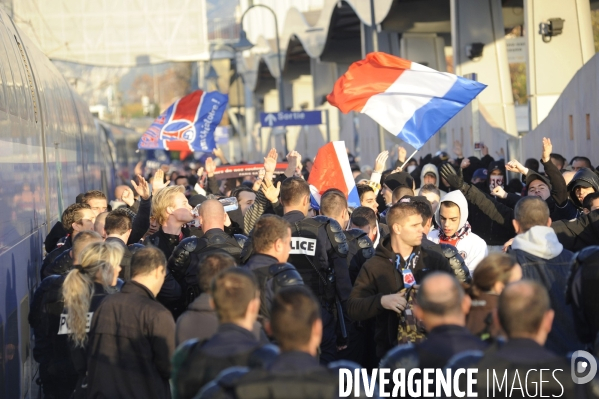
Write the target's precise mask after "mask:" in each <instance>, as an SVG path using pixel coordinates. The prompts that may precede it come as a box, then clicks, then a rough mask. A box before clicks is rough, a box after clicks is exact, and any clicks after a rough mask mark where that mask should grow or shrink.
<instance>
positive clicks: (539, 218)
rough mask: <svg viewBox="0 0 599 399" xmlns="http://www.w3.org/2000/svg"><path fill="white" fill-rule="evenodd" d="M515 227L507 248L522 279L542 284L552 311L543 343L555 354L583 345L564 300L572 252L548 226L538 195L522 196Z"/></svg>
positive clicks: (545, 205)
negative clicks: (577, 336) (509, 245)
mask: <svg viewBox="0 0 599 399" xmlns="http://www.w3.org/2000/svg"><path fill="white" fill-rule="evenodd" d="M514 216H515V220H514V221H513V223H514V228H515V230H516V232H517V233H518V235H517V236H516V238H514V241H513V243H512V245H511V247H510V249H509V251H508V253H510V254H511V255H513V256H515V258H516V260H517V262H518V263H519V264H520V266H521V267H522V276H523V278H525V279H529V280H535V281H537V282H538V283H540V284H542V285H543V286H545V288H546V289H547V291H548V292H549V298H550V299H551V308H552V309H553V311H554V312H555V317H554V319H553V326H552V327H551V332H550V333H549V335H548V337H547V342H546V343H545V347H546V348H547V349H549V350H551V351H553V352H555V353H557V354H558V355H566V354H567V353H569V352H574V351H576V350H579V349H583V345H582V343H581V342H580V341H578V339H577V338H576V331H575V329H574V315H573V311H572V308H571V307H570V305H567V304H566V298H565V292H566V281H567V279H568V273H569V271H570V262H571V261H572V257H573V256H574V255H573V254H572V252H570V251H568V250H567V249H564V248H563V245H562V244H560V242H559V241H558V239H557V236H556V234H555V232H554V231H553V229H552V228H551V227H549V225H550V224H551V219H550V218H549V208H548V206H547V204H546V203H545V201H543V200H542V199H541V198H539V197H525V198H522V199H521V200H520V201H519V202H518V203H517V204H516V208H515V209H514Z"/></svg>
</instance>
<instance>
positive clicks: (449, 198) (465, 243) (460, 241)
mask: <svg viewBox="0 0 599 399" xmlns="http://www.w3.org/2000/svg"><path fill="white" fill-rule="evenodd" d="M444 202H453V203H454V204H456V205H457V206H458V208H460V224H459V225H458V230H457V232H456V234H457V233H461V232H460V230H462V228H463V227H464V226H465V225H466V223H468V201H466V197H464V194H462V193H461V192H460V191H458V190H456V191H451V192H449V193H447V194H446V195H445V196H443V198H441V201H440V203H439V207H438V208H437V212H435V220H436V222H437V225H438V226H441V217H440V215H439V213H440V211H441V204H443V203H444ZM465 230H466V231H465V232H464V233H463V235H462V236H461V237H458V236H456V235H454V236H453V237H452V238H456V239H457V242H456V243H455V244H454V243H451V244H452V245H454V246H455V247H456V248H457V250H458V252H459V253H460V255H462V258H464V261H465V262H466V266H468V269H469V270H470V273H472V272H473V271H474V269H475V268H476V266H477V265H478V263H479V262H480V261H481V260H483V258H484V257H485V256H487V255H488V253H489V251H488V249H487V243H486V242H485V241H484V240H483V239H482V238H480V237H479V236H477V235H476V234H474V233H473V232H472V231H470V227H468V228H467V229H465ZM439 233H440V231H439V229H435V230H433V231H431V232H430V233H429V234H428V239H429V240H431V241H433V242H436V243H439V242H440V241H441V239H440V237H439V235H440V234H439ZM460 235H461V234H460ZM452 241H453V240H452Z"/></svg>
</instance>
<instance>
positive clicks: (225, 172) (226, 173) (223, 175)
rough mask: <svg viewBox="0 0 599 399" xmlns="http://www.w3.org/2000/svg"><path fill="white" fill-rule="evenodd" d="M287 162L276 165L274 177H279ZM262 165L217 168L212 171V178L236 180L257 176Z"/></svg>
mask: <svg viewBox="0 0 599 399" xmlns="http://www.w3.org/2000/svg"><path fill="white" fill-rule="evenodd" d="M287 165H288V163H287V162H282V163H278V164H277V166H276V168H275V175H279V174H281V173H283V172H284V171H285V169H287ZM263 167H264V165H263V164H260V163H258V164H245V165H224V166H219V167H217V168H216V170H215V171H214V177H215V178H217V179H218V180H223V179H237V178H239V177H245V176H258V173H259V172H260V169H262V168H263Z"/></svg>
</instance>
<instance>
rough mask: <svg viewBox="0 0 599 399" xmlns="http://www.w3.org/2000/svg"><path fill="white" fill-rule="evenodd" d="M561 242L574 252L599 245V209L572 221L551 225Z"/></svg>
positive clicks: (559, 221) (562, 221)
mask: <svg viewBox="0 0 599 399" xmlns="http://www.w3.org/2000/svg"><path fill="white" fill-rule="evenodd" d="M551 227H552V228H553V230H554V231H555V234H557V238H558V240H559V242H560V243H561V244H562V245H563V246H564V248H565V249H567V250H570V251H572V252H576V251H580V250H582V249H583V248H586V247H588V246H591V245H599V209H596V210H594V211H591V212H590V213H589V214H588V215H581V216H579V217H578V218H576V219H572V220H558V221H554V222H553V223H551Z"/></svg>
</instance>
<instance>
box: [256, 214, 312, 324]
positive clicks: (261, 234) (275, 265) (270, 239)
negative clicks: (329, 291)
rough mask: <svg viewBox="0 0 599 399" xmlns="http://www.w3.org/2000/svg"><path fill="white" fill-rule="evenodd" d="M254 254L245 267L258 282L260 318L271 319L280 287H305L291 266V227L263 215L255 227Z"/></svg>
mask: <svg viewBox="0 0 599 399" xmlns="http://www.w3.org/2000/svg"><path fill="white" fill-rule="evenodd" d="M251 245H252V247H253V250H254V254H253V255H252V256H251V257H250V258H249V260H248V261H247V263H246V264H245V267H246V268H248V269H249V270H251V271H252V272H253V273H254V275H255V276H256V278H257V280H258V288H259V289H260V315H261V316H263V317H265V318H267V319H270V305H271V302H272V296H273V294H274V291H276V290H277V289H280V288H281V287H286V286H290V285H298V284H303V281H302V278H301V276H300V275H299V273H298V272H297V270H296V269H295V267H294V266H293V265H291V264H289V263H286V262H287V260H288V259H289V251H290V250H291V225H290V224H289V222H288V221H286V220H285V219H283V218H281V217H279V216H276V215H262V216H261V217H260V219H258V221H257V222H256V224H255V227H254V230H253V232H252V243H251Z"/></svg>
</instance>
